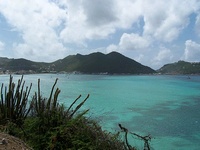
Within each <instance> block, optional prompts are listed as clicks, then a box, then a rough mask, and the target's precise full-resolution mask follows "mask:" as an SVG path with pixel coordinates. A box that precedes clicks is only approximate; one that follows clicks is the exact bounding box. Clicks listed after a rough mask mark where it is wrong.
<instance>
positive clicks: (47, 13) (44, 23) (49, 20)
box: [0, 0, 66, 61]
mask: <svg viewBox="0 0 200 150" xmlns="http://www.w3.org/2000/svg"><path fill="white" fill-rule="evenodd" d="M0 10H1V13H2V14H3V15H4V16H5V18H6V19H7V21H8V23H9V24H10V25H11V26H12V27H13V28H14V29H15V30H16V31H18V32H19V34H20V35H21V37H22V39H23V42H21V43H15V44H14V47H13V50H14V51H15V52H14V53H16V56H18V55H20V56H21V57H23V56H26V57H28V58H30V59H32V57H35V59H36V60H38V58H40V57H38V58H37V56H41V57H42V56H43V57H44V58H45V57H46V60H47V61H49V60H52V59H53V58H54V57H55V55H57V56H58V55H59V56H62V55H61V53H62V52H63V50H65V48H64V46H63V45H62V43H61V42H60V41H59V37H58V32H59V27H60V26H62V25H63V23H64V22H65V21H66V20H65V19H66V11H65V10H64V9H61V8H60V7H59V6H58V5H56V4H55V3H52V2H51V3H49V2H48V1H46V0H44V1H40V0H35V1H26V0H22V1H19V0H16V1H3V2H2V3H1V5H0ZM55 12H56V13H55ZM55 51H56V52H57V53H55ZM28 52H31V55H28ZM51 53H55V55H51ZM48 54H49V55H48ZM47 56H48V57H47Z"/></svg>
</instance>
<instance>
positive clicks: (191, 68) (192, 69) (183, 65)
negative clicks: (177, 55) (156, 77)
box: [158, 61, 200, 74]
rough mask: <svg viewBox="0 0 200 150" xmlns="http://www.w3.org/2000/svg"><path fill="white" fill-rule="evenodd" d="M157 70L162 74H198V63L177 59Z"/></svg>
mask: <svg viewBox="0 0 200 150" xmlns="http://www.w3.org/2000/svg"><path fill="white" fill-rule="evenodd" d="M158 72H159V73H163V74H200V63H194V62H193V63H192V62H185V61H178V62H175V63H171V64H166V65H164V66H163V67H161V68H160V69H159V70H158Z"/></svg>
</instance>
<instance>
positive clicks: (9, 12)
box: [0, 0, 200, 69]
mask: <svg viewBox="0 0 200 150" xmlns="http://www.w3.org/2000/svg"><path fill="white" fill-rule="evenodd" d="M111 51H117V52H119V53H121V54H123V55H125V56H127V57H129V58H132V59H134V60H136V61H138V62H140V63H141V64H143V65H147V66H150V67H152V68H153V69H159V68H160V67H161V66H163V65H164V64H166V63H172V62H176V61H179V60H185V61H189V62H200V1H199V0H168V1H166V0H123V1H122V0H34V1H33V0H14V1H12V0H1V2H0V57H9V58H26V59H29V60H32V61H44V62H52V61H55V60H57V59H62V58H64V57H66V56H68V55H74V54H77V53H80V54H89V53H92V52H102V53H105V54H107V53H109V52H111Z"/></svg>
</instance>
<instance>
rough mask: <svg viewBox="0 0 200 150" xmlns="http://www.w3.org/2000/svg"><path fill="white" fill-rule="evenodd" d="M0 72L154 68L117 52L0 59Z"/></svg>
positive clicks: (137, 70) (140, 71)
mask: <svg viewBox="0 0 200 150" xmlns="http://www.w3.org/2000/svg"><path fill="white" fill-rule="evenodd" d="M0 68H1V71H2V72H5V71H7V70H8V71H10V72H20V71H24V72H30V73H31V72H32V73H41V72H79V73H86V74H100V73H107V74H151V73H155V70H153V69H151V68H150V67H147V66H144V65H142V64H140V63H138V62H136V61H134V60H132V59H130V58H128V57H125V56H123V55H121V54H120V53H117V52H111V53H109V54H107V55H106V54H102V53H99V52H97V53H92V54H89V55H81V54H77V55H70V56H67V57H65V58H64V59H60V60H57V61H55V62H52V63H44V62H33V61H30V60H26V59H8V58H4V59H3V58H2V59H0Z"/></svg>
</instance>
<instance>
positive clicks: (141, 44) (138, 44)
mask: <svg viewBox="0 0 200 150" xmlns="http://www.w3.org/2000/svg"><path fill="white" fill-rule="evenodd" d="M149 45H150V39H148V38H145V37H141V36H139V35H138V34H134V33H131V34H127V33H124V34H123V35H122V36H121V39H120V42H119V46H120V49H125V50H140V49H144V48H147V47H148V46H149Z"/></svg>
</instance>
